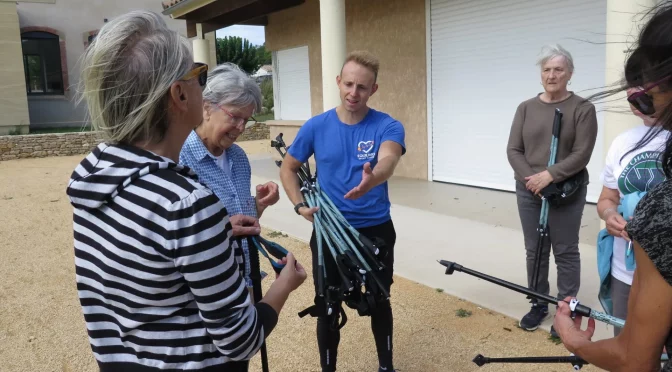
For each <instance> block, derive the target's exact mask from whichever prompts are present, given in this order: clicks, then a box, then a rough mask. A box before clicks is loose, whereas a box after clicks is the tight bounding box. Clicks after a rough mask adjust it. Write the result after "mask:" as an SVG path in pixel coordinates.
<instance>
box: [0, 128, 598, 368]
mask: <svg viewBox="0 0 672 372" xmlns="http://www.w3.org/2000/svg"><path fill="white" fill-rule="evenodd" d="M267 142H268V141H250V143H248V144H244V147H245V148H246V149H247V150H248V151H250V152H251V153H252V152H254V149H258V150H259V151H261V152H265V151H267V149H265V147H266V146H267ZM82 157H83V156H73V157H53V158H43V159H25V160H13V161H6V162H2V163H0V254H1V257H2V259H0V273H1V274H2V283H3V285H2V286H0V366H1V367H0V370H2V371H11V372H13V371H63V372H71V371H95V370H96V364H95V361H94V359H93V355H92V353H91V349H90V346H89V343H88V339H87V336H86V330H85V325H84V321H83V317H82V315H81V309H80V306H79V303H78V300H77V292H76V288H75V282H74V256H73V249H72V209H71V206H70V204H69V202H68V199H67V196H66V195H65V187H66V185H67V181H68V178H69V176H70V174H71V172H72V170H73V169H74V167H75V166H76V164H77V163H78V162H79V161H80V159H81V158H82ZM262 224H263V221H262ZM263 235H264V236H265V237H267V238H270V239H271V240H273V241H276V242H278V243H279V244H281V245H283V246H284V247H285V248H287V249H288V250H290V251H292V252H294V253H295V254H296V256H297V258H298V260H299V261H300V262H301V263H302V264H304V265H305V266H306V269H307V270H310V250H309V248H308V247H307V245H306V244H305V243H303V242H300V241H297V240H294V239H291V238H289V237H287V236H283V235H282V234H281V233H278V232H275V231H272V230H268V229H266V228H265V229H264V231H263ZM262 269H264V270H266V271H267V272H272V270H271V269H270V265H269V263H268V262H265V263H263V262H262ZM309 272H310V271H309ZM270 283H271V280H270V278H267V279H265V280H264V290H266V288H268V286H269V285H270ZM312 288H313V284H312V281H311V279H310V278H309V279H308V280H306V282H305V283H304V285H303V286H302V287H300V288H299V289H298V290H297V291H296V292H294V293H293V294H292V296H291V297H290V299H289V300H288V302H287V304H286V306H285V308H284V309H283V311H282V313H281V314H280V322H279V324H278V326H277V327H276V329H275V331H274V332H273V333H272V334H271V335H270V337H269V338H268V341H267V344H268V355H269V364H270V366H271V369H272V370H274V371H319V357H318V353H317V344H316V340H315V319H314V318H311V317H310V316H308V317H305V318H303V319H301V318H299V317H298V316H297V313H298V312H299V311H301V310H303V309H304V308H305V307H307V306H309V305H310V304H311V302H312V298H313V293H312ZM392 304H393V312H394V316H395V330H394V334H395V336H394V348H395V364H396V365H395V367H396V368H397V369H398V370H399V371H400V372H408V371H476V370H483V371H569V370H571V367H570V366H569V365H521V364H510V365H507V364H492V365H487V366H484V367H481V368H478V367H477V366H476V365H475V364H474V363H472V362H471V360H472V359H473V358H474V356H476V355H477V354H479V353H481V354H483V355H486V356H491V357H501V356H545V355H567V354H568V353H567V351H566V350H565V349H564V348H563V347H562V345H557V344H555V343H554V342H552V341H551V340H549V339H548V334H547V333H545V332H543V331H537V332H533V333H528V332H525V331H523V330H521V329H518V328H517V326H516V324H517V322H516V320H514V319H511V318H508V317H505V316H503V315H501V314H498V313H496V312H493V311H490V310H488V309H481V308H478V307H476V306H475V305H473V304H471V303H468V302H466V301H463V300H460V299H458V298H455V297H452V296H449V295H447V294H445V293H440V292H439V291H437V290H435V289H433V288H429V287H426V286H423V285H420V284H418V283H415V282H412V281H410V280H407V279H404V278H401V277H395V284H394V286H393V287H392ZM458 312H459V313H460V314H462V315H466V316H464V317H459V316H457V314H458ZM347 313H348V318H349V320H348V324H347V325H346V326H345V328H344V329H343V330H342V337H341V346H340V349H339V371H375V370H376V369H377V358H376V353H375V346H374V343H373V337H372V335H371V333H370V325H369V319H368V318H360V317H358V316H357V314H356V312H354V311H353V310H350V309H347ZM469 314H470V315H469ZM260 370H261V368H260V358H259V357H258V356H257V357H255V358H254V359H253V361H252V368H251V371H260ZM583 370H586V371H595V370H597V369H596V368H594V367H592V366H587V367H584V369H583Z"/></svg>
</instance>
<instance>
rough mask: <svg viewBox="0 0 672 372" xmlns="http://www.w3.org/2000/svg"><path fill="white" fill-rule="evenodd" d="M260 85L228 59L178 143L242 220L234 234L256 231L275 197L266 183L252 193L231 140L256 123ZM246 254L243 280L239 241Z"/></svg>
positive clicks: (244, 162)
mask: <svg viewBox="0 0 672 372" xmlns="http://www.w3.org/2000/svg"><path fill="white" fill-rule="evenodd" d="M261 100H262V96H261V89H260V88H259V86H258V85H257V83H256V82H255V81H254V80H252V79H251V78H250V77H248V75H247V74H246V73H245V72H244V71H242V70H241V69H240V68H239V67H238V66H236V65H235V64H233V63H223V64H221V65H219V66H217V67H216V68H215V69H214V70H213V71H212V72H210V74H209V76H208V77H207V82H206V85H205V89H204V90H203V121H202V122H201V124H200V125H198V126H197V127H196V128H195V129H194V130H193V131H191V133H190V134H189V137H187V140H186V141H185V143H184V146H183V147H182V151H181V153H180V163H182V164H184V165H186V166H188V167H190V168H191V169H193V170H194V172H196V174H197V175H198V178H199V180H200V181H201V182H203V183H205V184H206V185H208V187H209V188H210V189H212V190H213V191H214V193H215V194H216V195H217V197H219V199H220V200H221V201H222V203H224V206H225V207H226V209H227V211H229V213H231V214H233V216H232V217H231V218H233V219H234V220H238V219H239V220H240V221H241V225H242V226H241V228H240V229H239V230H238V231H234V235H235V236H244V235H258V234H259V233H260V232H261V228H260V226H259V222H258V218H259V217H261V215H262V214H263V213H264V210H265V209H266V208H267V207H269V206H271V205H273V204H275V203H277V202H278V200H280V193H279V189H278V185H277V184H276V183H275V182H267V183H265V184H263V185H257V186H256V195H254V196H252V194H251V192H250V190H251V182H252V180H251V179H252V171H251V167H250V162H249V160H248V158H247V155H246V154H245V151H244V150H243V149H242V148H241V147H240V146H238V145H237V144H236V143H235V142H236V140H237V139H238V137H239V136H240V135H241V134H242V133H243V132H244V131H245V128H246V126H247V125H248V124H249V123H250V122H252V123H254V122H255V119H254V117H253V116H252V115H253V114H254V113H256V112H259V111H260V110H261ZM242 247H243V254H244V258H245V280H246V284H247V286H248V289H250V290H251V288H252V280H251V279H250V277H249V276H250V260H249V246H248V241H247V239H242Z"/></svg>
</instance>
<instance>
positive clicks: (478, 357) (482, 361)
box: [472, 354, 488, 367]
mask: <svg viewBox="0 0 672 372" xmlns="http://www.w3.org/2000/svg"><path fill="white" fill-rule="evenodd" d="M472 361H473V362H474V363H476V365H477V366H479V367H483V366H484V365H485V364H486V363H487V362H488V359H487V358H486V357H484V356H483V355H481V354H478V355H476V357H475V358H474V359H473V360H472Z"/></svg>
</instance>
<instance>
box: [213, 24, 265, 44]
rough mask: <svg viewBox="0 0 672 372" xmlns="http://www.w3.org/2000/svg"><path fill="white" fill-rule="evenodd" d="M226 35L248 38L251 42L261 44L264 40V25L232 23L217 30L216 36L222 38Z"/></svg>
mask: <svg viewBox="0 0 672 372" xmlns="http://www.w3.org/2000/svg"><path fill="white" fill-rule="evenodd" d="M226 36H240V37H242V38H243V39H247V40H249V41H250V43H252V44H255V45H261V44H263V43H264V40H265V35H264V26H242V25H234V26H231V27H227V28H222V29H220V30H217V37H221V38H223V37H226Z"/></svg>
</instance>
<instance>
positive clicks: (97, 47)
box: [78, 10, 193, 144]
mask: <svg viewBox="0 0 672 372" xmlns="http://www.w3.org/2000/svg"><path fill="white" fill-rule="evenodd" d="M80 61H81V65H82V69H81V77H80V81H79V93H80V95H79V98H78V103H80V102H81V101H83V100H86V103H87V107H88V116H89V118H90V121H91V125H92V127H93V128H94V129H95V130H100V131H102V132H103V133H104V134H105V136H106V137H107V139H108V140H109V141H110V142H112V143H120V144H133V143H135V142H137V141H148V142H159V141H161V140H162V139H163V138H164V136H165V134H166V131H167V130H168V125H169V119H168V115H167V113H168V108H169V107H168V92H169V90H170V86H171V85H172V84H173V83H174V82H175V81H177V80H178V79H180V77H182V76H184V75H185V74H186V73H187V72H189V71H190V69H191V68H192V66H193V57H192V54H191V50H190V49H189V42H188V41H187V39H186V38H184V37H182V36H181V35H179V34H178V33H177V32H175V31H173V30H171V29H170V28H168V26H167V24H166V22H165V20H164V19H163V18H162V17H161V16H160V15H158V14H156V13H154V12H151V11H145V10H140V11H132V12H129V13H126V14H124V15H121V16H119V17H117V18H115V19H113V20H111V21H110V22H108V23H106V24H105V25H104V26H103V27H102V28H101V30H100V32H99V33H98V35H97V36H96V38H95V39H94V41H93V42H92V43H91V44H90V45H89V46H88V48H87V49H86V51H85V52H84V54H83V55H82V58H81V60H80Z"/></svg>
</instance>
